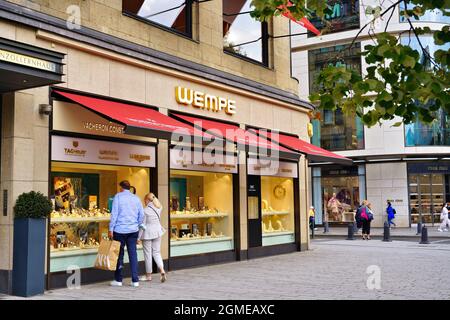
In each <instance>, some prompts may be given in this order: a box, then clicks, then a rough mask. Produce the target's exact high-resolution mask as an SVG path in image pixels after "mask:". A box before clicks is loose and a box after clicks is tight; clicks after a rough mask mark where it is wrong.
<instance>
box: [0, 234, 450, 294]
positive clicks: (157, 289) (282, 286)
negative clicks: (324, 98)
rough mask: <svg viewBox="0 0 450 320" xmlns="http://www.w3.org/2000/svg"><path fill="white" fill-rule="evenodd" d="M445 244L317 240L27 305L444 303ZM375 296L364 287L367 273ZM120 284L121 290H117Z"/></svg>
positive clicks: (447, 284)
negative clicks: (163, 278) (375, 276)
mask: <svg viewBox="0 0 450 320" xmlns="http://www.w3.org/2000/svg"><path fill="white" fill-rule="evenodd" d="M449 262H450V244H449V243H448V242H446V241H444V242H443V241H436V242H434V243H432V244H429V245H419V244H417V243H413V242H406V241H394V242H382V241H380V240H371V241H362V240H355V241H346V240H330V239H325V238H322V239H320V240H314V241H313V242H312V250H310V251H307V252H298V253H292V254H285V255H280V256H274V257H267V258H261V259H254V260H249V261H242V262H235V263H228V264H222V265H215V266H208V267H201V268H193V269H185V270H179V271H174V272H170V273H169V274H168V281H167V282H166V283H163V284H162V283H160V282H159V281H155V280H159V278H158V277H156V276H155V278H154V280H153V282H152V283H141V286H140V287H139V288H131V287H128V286H124V287H122V288H111V287H109V286H108V284H107V283H100V284H94V285H86V286H83V287H82V288H81V289H79V290H76V289H75V290H69V289H61V290H53V291H51V292H47V293H46V294H45V295H42V296H38V297H34V299H170V300H172V299H179V300H182V299H225V300H239V299H361V298H362V299H440V300H444V299H447V300H448V299H450V277H448V266H449ZM371 265H376V266H378V267H379V268H380V271H381V283H380V284H381V289H379V290H376V289H375V290H369V289H368V288H367V285H366V283H367V279H368V277H369V275H368V274H367V273H366V271H367V268H368V266H371ZM124 284H125V283H124ZM4 298H12V297H5V296H3V297H0V299H4Z"/></svg>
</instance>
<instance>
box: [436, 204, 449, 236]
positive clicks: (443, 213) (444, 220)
mask: <svg viewBox="0 0 450 320" xmlns="http://www.w3.org/2000/svg"><path fill="white" fill-rule="evenodd" d="M449 206H450V202H447V203H444V204H443V205H442V211H441V225H440V226H439V228H438V231H439V232H443V231H448V228H447V225H449V226H450V220H449V217H448V207H449Z"/></svg>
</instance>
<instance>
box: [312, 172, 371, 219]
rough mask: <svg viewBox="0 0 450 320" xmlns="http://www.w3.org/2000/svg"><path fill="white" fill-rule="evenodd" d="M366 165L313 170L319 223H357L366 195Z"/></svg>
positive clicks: (314, 200)
mask: <svg viewBox="0 0 450 320" xmlns="http://www.w3.org/2000/svg"><path fill="white" fill-rule="evenodd" d="M365 181H366V180H365V167H364V166H363V165H360V166H353V167H348V168H339V167H326V168H314V169H313V204H314V207H315V208H316V224H322V223H323V222H329V223H345V222H353V221H354V217H355V212H356V209H357V208H358V207H359V205H360V204H361V202H362V200H364V199H365V198H366V193H365V188H366V186H365V184H366V182H365Z"/></svg>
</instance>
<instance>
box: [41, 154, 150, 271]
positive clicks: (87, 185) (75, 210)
mask: <svg viewBox="0 0 450 320" xmlns="http://www.w3.org/2000/svg"><path fill="white" fill-rule="evenodd" d="M50 179H51V180H50V186H51V188H50V189H51V200H52V202H53V206H54V210H53V211H52V213H51V215H50V239H49V242H50V258H51V263H50V271H51V272H57V271H64V270H66V268H67V267H68V266H70V265H78V266H79V267H80V268H90V267H92V266H93V265H94V261H95V258H96V255H97V250H98V246H99V244H100V242H101V241H102V239H106V238H107V237H108V230H109V221H110V216H111V214H110V212H111V209H112V201H113V198H114V196H115V194H116V193H117V192H118V191H119V189H118V183H119V182H120V181H122V180H128V181H130V183H131V185H132V186H133V187H134V190H135V191H136V195H137V196H138V197H139V198H140V199H143V198H144V196H145V195H146V194H147V193H149V192H150V169H149V168H139V167H125V166H113V165H95V164H81V163H68V162H52V166H51V175H50ZM138 258H139V260H140V261H142V260H143V254H142V250H141V248H139V250H138ZM125 262H127V261H125Z"/></svg>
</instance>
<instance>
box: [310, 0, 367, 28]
mask: <svg viewBox="0 0 450 320" xmlns="http://www.w3.org/2000/svg"><path fill="white" fill-rule="evenodd" d="M327 6H328V8H329V9H330V10H331V11H332V13H331V14H329V15H326V16H325V20H326V21H327V22H329V29H326V30H323V29H324V28H326V24H325V23H324V22H323V21H322V20H321V19H317V18H316V19H312V20H311V23H312V24H313V25H314V26H315V27H316V28H317V29H319V30H321V31H324V32H323V33H324V34H327V33H333V32H340V31H346V30H351V29H358V28H359V1H358V0H329V1H327ZM312 36H316V35H315V34H314V33H312V32H308V37H312Z"/></svg>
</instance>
